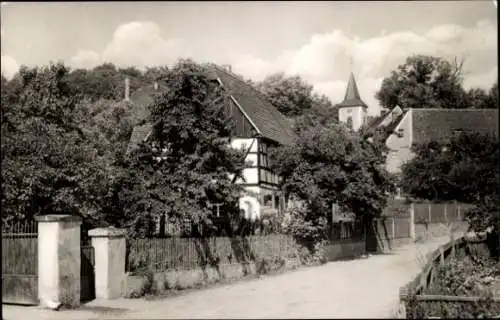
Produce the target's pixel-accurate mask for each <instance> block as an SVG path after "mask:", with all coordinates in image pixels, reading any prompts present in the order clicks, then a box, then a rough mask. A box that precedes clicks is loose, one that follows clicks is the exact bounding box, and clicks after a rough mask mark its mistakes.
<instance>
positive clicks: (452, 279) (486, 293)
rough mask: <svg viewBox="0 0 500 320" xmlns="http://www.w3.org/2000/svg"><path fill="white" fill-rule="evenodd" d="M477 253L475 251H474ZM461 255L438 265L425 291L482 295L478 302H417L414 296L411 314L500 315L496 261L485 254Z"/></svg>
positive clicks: (458, 316)
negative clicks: (495, 294)
mask: <svg viewBox="0 0 500 320" xmlns="http://www.w3.org/2000/svg"><path fill="white" fill-rule="evenodd" d="M474 252H475V251H474ZM474 252H472V254H470V255H467V256H464V255H461V256H458V257H456V258H453V259H451V260H450V261H449V262H448V263H446V264H444V265H442V266H440V267H438V269H437V274H436V276H435V280H434V282H433V283H432V285H431V286H430V287H429V288H428V289H427V290H425V292H424V294H430V295H449V296H479V297H482V298H483V299H482V300H480V301H478V302H458V301H453V302H450V301H418V302H417V301H416V300H415V299H414V298H413V299H410V301H409V302H408V307H407V317H408V318H410V319H422V318H426V317H430V316H432V317H441V318H491V317H497V316H498V315H499V314H500V303H494V302H493V300H492V297H493V292H492V290H491V284H492V281H493V280H494V279H495V277H496V278H498V277H500V270H499V268H498V264H497V263H496V261H494V260H492V259H489V258H488V257H487V256H485V255H479V254H474Z"/></svg>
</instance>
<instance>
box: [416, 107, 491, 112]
mask: <svg viewBox="0 0 500 320" xmlns="http://www.w3.org/2000/svg"><path fill="white" fill-rule="evenodd" d="M410 110H417V111H488V110H492V111H495V110H496V111H498V109H495V108H481V109H478V108H410Z"/></svg>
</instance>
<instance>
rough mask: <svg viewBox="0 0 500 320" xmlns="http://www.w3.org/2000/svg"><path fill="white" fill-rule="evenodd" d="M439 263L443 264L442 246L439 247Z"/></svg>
mask: <svg viewBox="0 0 500 320" xmlns="http://www.w3.org/2000/svg"><path fill="white" fill-rule="evenodd" d="M439 264H444V250H443V247H442V246H441V247H439Z"/></svg>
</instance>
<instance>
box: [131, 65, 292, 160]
mask: <svg viewBox="0 0 500 320" xmlns="http://www.w3.org/2000/svg"><path fill="white" fill-rule="evenodd" d="M208 77H209V78H210V79H212V80H217V79H218V80H220V81H221V83H222V85H223V87H224V88H226V89H227V90H228V91H229V93H230V95H231V96H232V97H233V98H234V99H235V100H236V102H237V103H238V104H239V105H240V106H241V108H242V109H243V110H244V111H245V113H246V114H247V115H248V117H249V118H250V119H251V121H252V122H253V123H254V124H255V126H256V127H257V129H258V130H259V131H260V133H261V134H262V136H263V137H265V138H268V139H270V140H273V141H276V142H279V143H281V144H291V143H292V142H293V141H294V139H295V137H296V135H295V132H294V131H293V129H292V126H291V124H290V122H289V121H287V120H286V118H285V117H284V116H283V115H282V114H281V113H280V112H279V111H278V110H277V109H276V108H275V107H274V106H273V105H272V104H271V103H270V102H269V101H268V100H267V99H266V98H265V97H264V95H263V94H262V93H260V92H259V91H257V90H256V89H254V88H253V87H252V86H251V85H249V84H248V83H246V82H245V81H244V80H243V79H242V78H240V77H238V76H236V75H234V74H232V73H230V72H228V71H226V70H224V69H223V68H221V67H218V66H215V65H210V66H208ZM165 86H166V84H164V83H159V88H160V89H161V88H162V87H165ZM154 93H155V90H154V88H153V85H152V84H148V85H145V86H143V87H141V88H139V89H138V90H136V91H135V92H134V93H132V95H131V98H130V99H131V101H132V102H133V103H134V104H135V105H136V106H137V107H139V108H146V107H147V106H148V105H149V104H150V103H151V102H152V101H153V95H154ZM148 130H149V131H148ZM151 130H152V125H151V124H146V125H142V126H137V127H135V128H134V130H133V132H132V135H131V137H130V142H129V145H128V148H127V153H128V152H130V150H132V149H133V148H134V147H136V146H137V145H138V143H139V142H140V141H141V139H144V138H145V137H146V136H147V134H148V133H149V132H150V131H151Z"/></svg>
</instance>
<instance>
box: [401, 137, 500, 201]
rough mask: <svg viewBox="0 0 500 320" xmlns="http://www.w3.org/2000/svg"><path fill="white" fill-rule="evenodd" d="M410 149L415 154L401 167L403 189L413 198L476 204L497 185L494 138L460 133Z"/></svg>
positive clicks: (497, 173)
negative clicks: (446, 139)
mask: <svg viewBox="0 0 500 320" xmlns="http://www.w3.org/2000/svg"><path fill="white" fill-rule="evenodd" d="M413 150H414V152H415V157H414V158H413V159H412V160H411V161H409V162H407V163H406V164H404V165H403V166H402V188H403V191H405V192H406V193H408V194H409V195H411V196H413V197H416V198H422V199H427V200H436V201H449V200H457V201H462V202H466V203H478V202H479V201H480V200H481V199H482V198H484V197H485V196H487V195H493V194H495V193H496V191H497V190H498V188H499V187H500V185H499V178H500V175H499V170H498V160H499V150H498V142H497V140H496V139H495V138H494V137H491V136H489V135H482V134H479V133H470V134H469V133H463V134H460V135H457V136H454V137H452V138H451V139H449V141H431V142H428V143H425V144H421V145H417V146H415V147H414V149H413Z"/></svg>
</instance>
